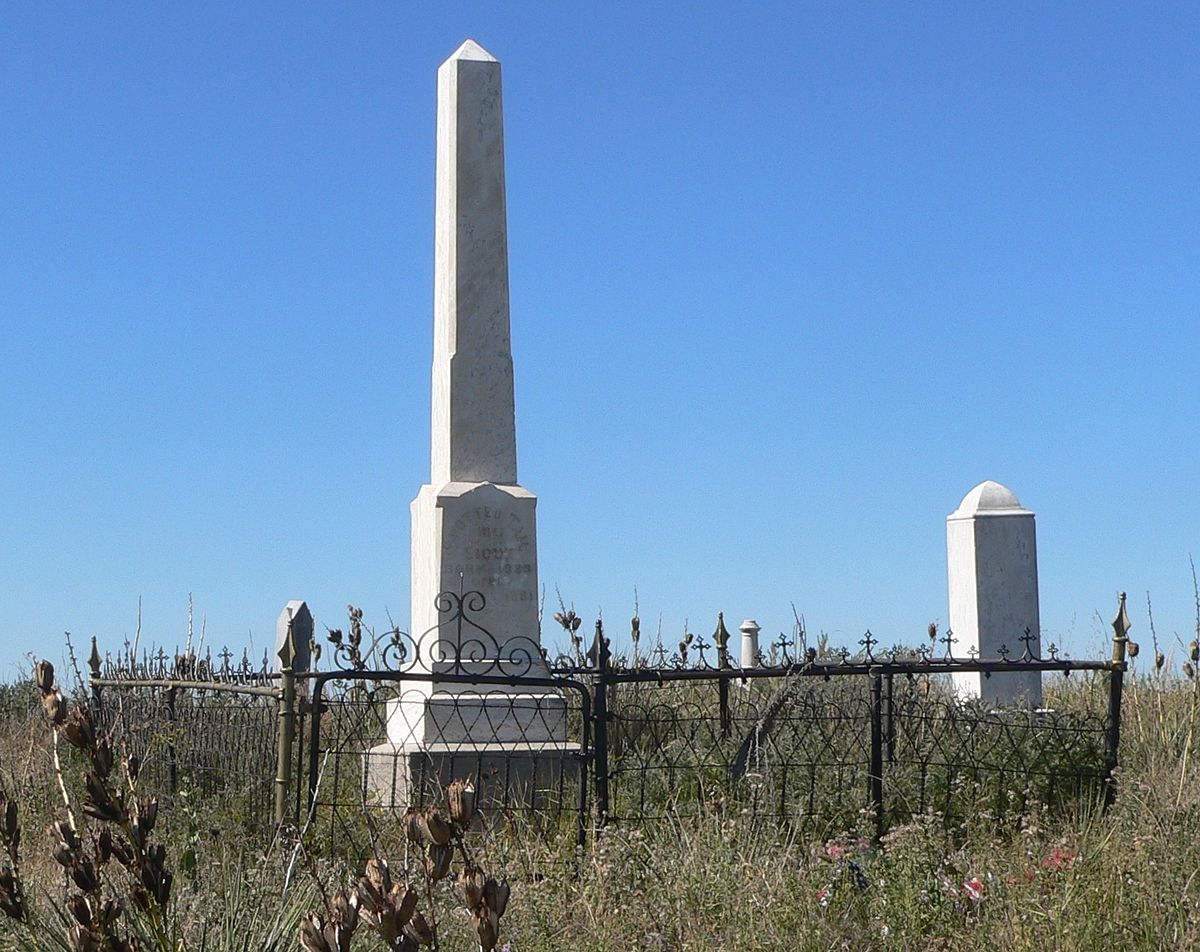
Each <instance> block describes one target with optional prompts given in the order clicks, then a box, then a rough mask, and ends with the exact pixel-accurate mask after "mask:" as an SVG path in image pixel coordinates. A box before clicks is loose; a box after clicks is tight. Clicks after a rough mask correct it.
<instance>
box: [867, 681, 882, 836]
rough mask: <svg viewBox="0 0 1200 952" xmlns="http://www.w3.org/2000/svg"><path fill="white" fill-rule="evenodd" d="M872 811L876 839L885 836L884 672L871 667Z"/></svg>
mask: <svg viewBox="0 0 1200 952" xmlns="http://www.w3.org/2000/svg"><path fill="white" fill-rule="evenodd" d="M868 676H869V677H870V679H871V768H870V784H871V811H872V813H874V815H875V839H876V840H880V839H882V838H883V674H882V673H881V671H880V669H879V668H878V667H873V668H871V670H870V672H869V675H868Z"/></svg>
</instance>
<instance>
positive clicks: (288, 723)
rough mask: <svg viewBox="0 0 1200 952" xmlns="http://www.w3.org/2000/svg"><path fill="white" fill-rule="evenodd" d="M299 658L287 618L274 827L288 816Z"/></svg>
mask: <svg viewBox="0 0 1200 952" xmlns="http://www.w3.org/2000/svg"><path fill="white" fill-rule="evenodd" d="M295 659H296V645H295V643H294V639H293V630H292V621H291V619H290V618H289V619H288V629H287V638H286V639H284V642H283V646H282V647H281V648H280V649H279V661H280V664H281V665H282V667H281V669H280V672H279V674H280V678H279V681H280V687H279V731H278V738H277V739H278V748H277V751H276V754H277V756H276V761H275V765H276V770H275V825H276V826H279V825H280V824H282V823H283V820H284V817H285V816H286V815H287V801H288V791H289V789H290V788H291V786H292V747H293V745H294V744H295V742H296V672H295V670H294V669H293V667H292V665H293V662H294V661H295Z"/></svg>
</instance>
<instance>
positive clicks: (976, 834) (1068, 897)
mask: <svg viewBox="0 0 1200 952" xmlns="http://www.w3.org/2000/svg"><path fill="white" fill-rule="evenodd" d="M1100 690H1102V685H1100V684H1099V683H1095V682H1092V681H1090V680H1089V679H1087V678H1080V677H1077V676H1073V677H1072V678H1071V679H1070V680H1068V681H1056V682H1055V683H1054V684H1053V687H1052V690H1051V691H1050V692H1049V695H1048V696H1049V698H1050V699H1052V703H1053V704H1054V705H1055V706H1056V707H1059V708H1061V709H1063V710H1088V709H1091V710H1094V709H1095V699H1096V692H1098V691H1100ZM0 701H2V702H3V711H2V714H0V717H2V721H3V723H0V730H3V732H4V734H3V736H4V738H5V746H4V752H3V755H2V757H0V788H2V789H3V790H4V792H5V793H6V794H8V796H9V797H10V798H12V799H13V800H14V801H15V802H17V804H18V806H19V811H20V820H21V831H22V836H21V845H20V853H21V867H22V872H23V874H24V881H25V886H26V893H27V897H28V900H29V902H30V905H31V906H32V907H34V909H35V912H36V915H35V917H34V919H33V921H32V922H31V924H30V925H28V926H23V925H18V924H16V923H14V922H13V921H12V920H10V919H6V918H5V919H0V950H38V952H41V950H50V949H53V950H64V949H72V948H74V946H72V945H71V942H70V939H69V931H68V930H69V927H70V924H71V921H72V920H71V918H70V912H69V911H68V906H67V900H68V899H69V896H70V894H71V893H72V892H73V890H74V887H72V886H70V885H68V882H67V880H66V878H65V876H64V870H63V867H62V866H61V864H60V863H58V862H56V861H55V860H54V859H53V858H52V856H51V851H52V849H53V839H52V837H51V836H49V835H48V834H47V833H46V830H47V828H48V827H49V825H50V824H51V822H53V821H55V820H59V819H61V818H62V811H63V807H62V801H61V797H60V796H59V794H58V791H57V787H58V779H57V773H56V770H55V767H54V759H53V749H52V744H51V734H50V730H49V726H48V724H47V722H46V717H45V715H44V714H43V713H42V711H41V710H40V708H35V707H34V705H35V704H36V703H37V701H36V696H35V695H33V694H31V693H30V692H29V691H28V690H26V689H24V688H22V687H20V686H11V687H9V688H5V689H4V690H0ZM1122 726H1123V731H1122V745H1121V761H1122V765H1121V767H1120V768H1119V770H1118V773H1117V778H1116V779H1117V783H1118V796H1117V800H1116V802H1115V804H1114V805H1113V807H1112V808H1111V809H1110V810H1109V811H1108V812H1107V813H1101V812H1100V810H1099V807H1098V803H1097V798H1094V797H1083V798H1080V799H1078V800H1076V801H1074V802H1073V804H1071V805H1069V806H1066V807H1063V806H1059V807H1058V808H1057V809H1054V810H1051V809H1049V808H1048V807H1047V806H1046V805H1045V804H1044V803H1042V802H1038V801H1036V800H1034V801H1030V802H1026V803H1024V804H1022V805H1021V809H1020V810H1017V811H1015V812H1013V813H1010V814H1008V815H1007V816H1003V815H1001V811H999V810H998V809H997V804H996V803H995V801H994V800H992V799H989V801H988V802H986V803H982V802H981V803H979V804H978V805H977V808H976V809H974V810H968V811H959V812H956V813H955V815H953V816H951V817H946V816H944V815H942V814H939V813H937V812H928V811H926V812H921V813H918V814H916V815H914V816H912V817H911V818H909V819H908V820H907V822H905V823H903V825H901V826H897V827H895V828H893V829H892V830H891V832H890V833H889V834H888V835H887V836H886V837H885V839H884V840H883V842H882V843H880V844H872V843H871V842H870V841H869V839H868V837H869V830H868V826H869V817H867V816H866V815H865V814H859V815H858V816H857V817H856V816H855V815H854V814H853V812H851V813H849V814H848V815H847V816H846V818H845V822H844V823H843V824H841V826H839V827H826V828H824V829H821V830H819V831H817V830H812V829H808V828H797V827H796V826H794V825H785V824H781V823H779V822H777V821H776V819H775V818H773V817H763V816H753V815H750V814H749V813H743V812H741V811H739V810H731V809H729V808H728V805H723V804H722V803H720V802H719V801H717V802H713V803H712V804H710V805H709V806H708V807H707V808H705V809H695V810H691V811H690V812H689V814H688V815H687V816H674V817H672V816H671V815H670V813H669V811H667V816H666V818H665V819H664V820H662V821H661V822H657V823H653V824H647V825H644V826H636V825H623V824H620V823H618V824H616V825H614V826H610V827H608V828H607V829H606V830H605V831H604V832H603V833H602V834H601V835H600V836H598V837H597V838H595V839H594V840H593V841H592V842H591V843H590V844H589V846H588V848H587V849H585V850H583V851H579V850H577V849H576V848H575V846H574V836H573V834H574V830H573V828H572V826H571V824H570V822H569V819H568V818H564V820H563V821H562V822H561V823H559V824H554V823H543V824H538V825H533V824H529V823H527V822H525V821H524V820H523V819H522V818H521V817H513V818H512V819H511V820H510V821H508V822H496V823H493V824H489V825H487V826H486V827H485V828H483V829H480V830H476V831H475V832H472V833H470V834H467V836H468V838H469V840H470V844H471V845H470V848H471V850H472V853H473V854H477V855H479V856H481V857H485V862H486V865H487V868H488V870H489V872H491V873H492V874H493V875H494V876H495V877H497V878H501V879H505V880H507V881H508V883H509V884H510V885H511V899H510V900H509V902H508V907H507V911H506V912H505V914H504V919H503V922H502V925H501V934H500V947H501V948H503V947H504V944H505V943H508V944H509V945H510V948H511V949H512V950H513V952H518V950H519V952H526V950H528V952H541V950H546V952H549V950H561V949H578V950H593V949H594V950H601V949H605V950H607V949H659V950H681V952H682V950H701V949H703V950H713V949H738V950H748V952H765V950H776V949H780V950H782V949H842V948H844V949H863V948H866V949H870V948H876V947H878V948H888V949H914V950H916V949H922V950H924V949H942V948H944V949H951V948H953V949H956V950H976V949H978V950H983V949H1016V950H1045V949H1093V948H1095V949H1109V948H1120V949H1154V950H1161V949H1166V948H1193V947H1195V948H1200V889H1198V887H1197V881H1196V879H1197V876H1196V874H1197V871H1198V870H1200V693H1198V692H1197V685H1196V684H1195V683H1194V682H1193V681H1191V680H1189V679H1186V678H1183V677H1177V676H1172V675H1170V674H1168V673H1167V672H1166V671H1158V670H1155V671H1152V672H1151V673H1149V674H1136V675H1130V676H1129V677H1127V680H1126V691H1125V703H1124V716H1123V725H1122ZM60 753H61V754H62V756H61V758H60V762H61V767H62V770H61V772H62V776H63V783H64V785H65V786H66V788H67V790H68V794H69V795H70V796H71V797H73V798H75V799H74V800H73V802H74V803H76V804H78V803H79V802H81V800H80V798H81V797H82V784H83V772H84V770H85V768H86V763H81V762H80V757H79V756H78V753H79V752H78V751H74V750H67V749H65V748H64V749H63V750H61V751H60ZM227 806H228V805H227V804H226V803H225V802H224V800H223V799H222V798H221V797H207V798H206V797H201V796H195V797H193V798H192V799H190V800H189V799H188V798H187V797H183V798H182V799H181V798H179V797H177V798H176V799H175V801H174V802H173V803H172V806H171V809H170V810H167V811H164V815H163V816H162V818H161V819H160V821H159V826H158V828H157V830H156V835H157V836H158V838H159V840H160V841H161V842H162V844H163V845H164V847H165V850H166V855H167V862H168V864H170V866H171V868H172V869H173V870H174V873H175V883H174V887H173V889H172V891H171V897H170V900H169V903H168V904H167V905H166V907H165V916H164V922H165V924H166V928H165V935H166V940H167V944H168V945H169V947H171V948H172V949H177V950H205V952H225V950H231V952H232V950H238V952H249V950H259V949H264V950H283V949H295V948H297V947H298V938H297V937H298V929H299V924H300V922H301V918H302V916H303V915H304V914H306V913H308V912H311V911H312V910H314V909H319V908H320V907H321V905H322V900H321V898H320V895H321V891H322V890H325V891H326V892H327V893H332V892H334V891H336V890H337V889H340V888H343V887H345V886H347V885H348V884H350V883H352V882H354V880H355V877H357V876H358V875H359V874H360V873H361V872H362V868H361V866H358V865H357V861H354V860H347V861H344V862H333V861H328V860H319V859H317V858H316V857H308V858H306V856H305V853H304V850H303V846H302V843H297V841H295V840H294V839H281V838H271V837H264V838H263V839H262V840H261V841H256V840H254V839H252V838H247V837H245V836H244V835H241V834H238V835H237V836H231V835H230V827H229V823H228V821H227V814H226V809H227ZM402 820H403V818H402V817H395V816H386V815H384V816H377V817H375V818H374V819H372V820H371V821H370V822H371V823H372V824H373V826H372V829H373V837H374V840H375V847H376V849H377V852H378V853H379V854H380V855H381V856H383V857H385V858H387V859H388V860H389V861H390V863H391V868H392V870H393V873H394V875H396V876H400V875H412V876H413V877H414V878H417V879H419V877H420V876H421V863H422V862H423V859H422V856H421V855H420V851H419V850H417V849H415V848H414V847H413V845H412V844H411V842H410V841H409V840H408V839H407V838H406V836H405V832H404V828H403V822H402ZM188 857H190V859H189V858H188ZM0 865H4V863H3V862H0ZM422 903H423V905H422V908H423V910H426V915H427V917H428V918H430V919H433V920H435V921H436V922H437V923H438V924H439V935H440V947H441V948H444V949H460V948H461V949H466V948H471V947H473V939H472V936H473V934H474V933H473V930H472V925H471V921H470V919H469V915H470V914H469V912H468V911H467V910H466V909H465V908H464V907H463V903H462V901H461V899H459V898H458V896H456V894H455V891H454V889H453V887H452V886H451V885H450V883H449V880H447V881H444V882H438V883H436V884H434V885H433V887H432V888H431V889H430V890H429V895H428V897H425V898H423V899H422ZM379 947H382V946H381V945H380V944H379V943H378V938H377V936H375V935H372V934H367V933H361V934H360V935H359V936H356V937H355V944H354V948H356V949H370V948H379Z"/></svg>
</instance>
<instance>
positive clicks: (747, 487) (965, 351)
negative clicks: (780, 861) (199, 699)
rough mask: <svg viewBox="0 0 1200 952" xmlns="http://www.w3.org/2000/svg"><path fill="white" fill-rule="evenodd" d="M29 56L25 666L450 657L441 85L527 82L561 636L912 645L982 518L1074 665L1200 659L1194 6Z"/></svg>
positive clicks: (647, 7)
mask: <svg viewBox="0 0 1200 952" xmlns="http://www.w3.org/2000/svg"><path fill="white" fill-rule="evenodd" d="M444 6H448V5H442V4H421V5H418V4H401V3H374V4H284V3H280V4H262V3H256V2H248V0H239V2H237V3H228V4H225V3H203V4H176V3H172V4H161V3H146V4H141V5H132V4H126V3H115V4H63V5H51V4H33V3H26V4H18V3H10V4H7V5H5V6H4V8H3V11H2V12H0V27H2V29H0V37H2V39H0V128H2V129H3V134H2V138H0V227H2V229H3V252H2V253H0V407H2V408H3V412H2V414H0V500H3V519H2V521H0V552H2V553H3V556H2V558H3V562H2V563H0V664H2V665H3V671H4V672H5V673H8V672H11V671H12V670H13V668H12V665H13V664H14V663H16V662H19V661H20V660H21V658H22V656H23V654H24V653H25V652H27V651H33V652H36V653H39V654H49V655H50V656H51V657H59V656H60V654H61V644H62V638H61V633H62V632H63V631H64V630H70V631H71V632H72V633H73V634H74V635H75V636H76V637H77V639H78V641H79V642H81V643H82V642H83V641H85V639H86V638H87V637H88V636H90V635H92V634H96V635H99V636H100V638H101V641H102V643H103V644H104V645H106V646H112V647H115V646H116V645H118V644H119V643H120V641H121V640H122V639H123V638H124V637H125V636H126V635H132V633H133V630H134V627H135V624H136V617H137V607H138V599H139V598H141V599H142V602H143V609H142V614H143V639H144V640H154V641H158V642H161V643H165V644H167V645H174V644H176V643H178V642H180V641H181V640H182V638H183V637H184V633H185V628H186V611H187V598H188V593H192V594H193V596H194V599H195V605H196V613H197V624H199V620H200V619H201V617H203V618H205V619H206V620H207V628H208V637H209V640H210V641H214V642H215V641H225V642H228V643H231V644H232V645H235V646H239V647H240V646H241V645H244V644H246V643H248V642H252V643H253V645H254V646H255V647H256V649H257V650H258V652H260V653H261V650H262V647H263V646H264V645H265V644H266V643H268V642H269V641H270V639H271V638H272V635H273V627H274V619H275V617H276V615H277V614H278V612H279V610H280V608H281V607H282V605H283V603H284V602H285V601H286V600H287V599H289V598H297V597H299V598H305V599H307V600H308V601H309V604H310V605H311V607H312V609H313V611H314V614H315V615H316V618H317V623H318V625H319V626H320V625H329V626H338V625H341V624H342V623H343V618H344V606H345V604H346V603H347V602H354V603H355V604H357V605H361V606H362V607H363V608H364V609H365V611H366V617H367V621H368V622H374V623H375V624H377V625H379V626H380V627H386V625H387V614H386V613H387V612H389V611H390V613H391V615H392V617H393V618H394V619H395V620H396V621H397V622H399V623H401V624H406V623H407V615H408V538H409V516H408V504H409V501H410V500H411V499H412V497H413V496H414V495H415V494H416V492H417V489H418V487H419V486H420V484H421V483H422V482H424V481H425V480H426V479H427V478H428V474H429V448H428V440H429V432H428V430H429V370H430V357H431V332H432V270H433V261H432V258H433V255H432V249H433V168H434V139H433V135H434V117H435V98H434V96H435V73H436V69H437V66H438V64H439V63H440V62H441V61H442V60H443V59H444V58H445V57H446V56H448V55H449V54H450V53H451V52H452V51H453V50H454V49H455V48H456V47H457V46H458V45H459V44H460V43H461V42H462V40H463V39H465V38H466V37H468V36H469V37H473V38H475V39H476V40H478V41H479V42H480V43H481V44H482V45H483V46H485V47H486V48H487V49H489V50H490V51H491V52H492V53H493V54H495V55H496V56H497V57H498V58H499V59H500V60H501V61H502V63H503V64H504V83H505V87H504V95H505V110H506V146H507V167H508V211H509V242H510V258H511V285H512V327H513V346H514V357H515V362H516V373H517V410H518V452H519V465H520V477H521V481H522V483H523V484H524V485H526V486H527V487H528V488H529V489H531V490H532V491H534V492H535V493H537V494H538V497H539V509H538V519H539V549H540V562H541V577H542V581H543V582H544V583H545V584H546V586H547V587H548V593H549V594H548V604H547V613H548V614H549V613H552V612H553V611H554V610H555V607H556V605H555V596H554V588H555V586H556V585H557V586H558V587H559V588H560V589H561V591H562V594H563V597H564V599H565V600H566V601H567V602H568V603H571V604H574V606H575V608H576V609H577V610H579V611H580V612H581V613H582V614H583V615H584V616H585V617H587V618H588V619H589V621H590V619H592V618H593V617H594V616H595V613H596V611H597V610H598V609H603V612H604V615H605V617H606V619H607V620H608V621H609V622H610V625H611V627H612V628H614V629H618V628H623V627H624V626H625V624H626V620H627V618H628V616H629V615H630V613H631V611H632V608H633V601H634V597H633V596H634V589H635V586H636V588H637V591H638V593H639V596H640V606H641V613H642V617H643V619H644V621H643V630H644V631H647V632H650V633H653V632H654V630H655V628H656V627H657V625H658V619H659V617H660V616H661V619H662V627H663V630H664V633H665V635H666V637H668V638H670V639H672V640H675V639H676V638H677V637H678V634H679V632H680V631H681V630H682V629H683V626H684V624H685V620H686V621H687V622H688V623H689V624H690V626H691V627H692V628H693V629H694V630H696V631H697V632H699V633H702V634H707V633H708V632H710V631H711V630H712V627H713V623H714V620H715V616H716V612H717V611H718V610H722V609H723V610H724V611H725V613H726V615H727V617H728V618H729V619H730V620H731V621H732V622H734V623H736V622H738V621H740V620H741V619H742V618H743V617H746V616H754V617H757V619H758V620H759V622H760V623H761V624H763V626H764V627H765V628H766V629H768V631H770V632H777V631H779V630H780V629H784V628H787V627H789V626H790V623H791V607H790V606H791V603H792V602H795V605H796V607H797V609H798V610H799V611H800V612H802V613H803V614H804V616H805V618H806V620H807V623H808V627H809V629H810V631H812V632H816V631H818V630H820V629H824V630H826V631H829V632H831V633H832V634H833V636H834V638H835V640H844V641H846V642H847V643H850V642H853V641H854V640H856V639H857V638H858V637H859V636H860V635H861V633H862V631H863V630H864V629H866V628H868V627H869V628H871V629H872V630H873V631H874V632H875V633H876V634H877V635H878V636H879V637H880V638H881V639H883V640H884V641H885V642H887V643H891V642H896V641H903V642H909V643H913V642H917V641H919V640H920V639H921V638H922V637H923V632H924V629H925V626H926V624H927V623H928V622H929V621H931V620H935V619H936V620H939V621H941V622H942V623H943V624H944V623H945V619H946V615H947V607H946V582H945V571H946V569H945V516H946V514H947V513H948V512H950V511H951V510H952V509H954V508H955V506H956V505H957V504H958V502H959V500H960V498H961V497H962V496H963V495H964V494H965V493H966V492H967V491H968V490H969V489H970V488H971V487H972V486H973V485H974V484H975V483H977V482H978V481H980V480H982V479H988V478H990V479H996V480H999V481H1000V482H1003V483H1005V484H1006V485H1008V486H1009V487H1010V488H1011V489H1012V490H1013V491H1014V492H1016V494H1017V495H1018V496H1019V497H1020V499H1021V501H1022V502H1023V503H1024V504H1025V505H1026V506H1028V507H1029V508H1031V509H1033V510H1034V511H1035V512H1036V513H1037V519H1038V534H1039V560H1040V568H1041V600H1042V625H1043V632H1044V637H1045V638H1046V639H1047V640H1056V641H1058V642H1059V643H1060V644H1065V645H1066V646H1067V647H1068V648H1070V649H1071V650H1073V651H1075V652H1077V653H1078V652H1082V651H1084V650H1087V649H1089V648H1095V647H1096V646H1098V645H1099V644H1100V638H1101V636H1102V634H1103V633H1104V628H1105V626H1106V625H1107V622H1108V620H1109V619H1110V618H1111V617H1112V614H1113V609H1114V607H1115V594H1116V593H1117V592H1118V591H1119V590H1121V589H1125V590H1128V591H1129V592H1130V594H1131V609H1132V614H1133V618H1134V623H1135V626H1136V627H1135V629H1134V632H1133V634H1134V636H1135V637H1137V636H1139V635H1140V636H1142V637H1143V638H1144V637H1145V635H1146V633H1147V632H1146V617H1145V593H1146V592H1147V591H1150V593H1151V594H1152V596H1153V598H1154V606H1155V616H1156V621H1157V623H1158V627H1159V633H1160V636H1164V637H1166V638H1169V637H1170V634H1171V632H1172V631H1178V632H1180V633H1181V635H1182V636H1183V637H1184V640H1185V641H1186V640H1187V639H1188V638H1190V637H1191V629H1192V626H1193V624H1194V618H1193V605H1192V587H1191V576H1190V570H1189V567H1188V555H1189V553H1193V552H1195V553H1197V554H1198V555H1200V531H1198V530H1200V513H1198V509H1197V503H1196V493H1197V487H1198V485H1200V478H1198V477H1200V465H1198V463H1200V447H1198V445H1197V435H1198V430H1200V427H1198V424H1197V420H1198V419H1200V329H1198V323H1197V318H1198V316H1200V267H1198V265H1200V55H1198V54H1197V46H1196V38H1197V36H1198V35H1200V7H1198V6H1197V5H1196V4H1194V3H1181V4H1154V5H1144V4H1127V3H1079V4H1045V3H1003V4H979V3H955V4H850V5H847V4H831V3H804V4H793V3H779V4H737V5H733V4H730V5H728V6H718V5H707V6H706V5H695V4H689V5H687V6H686V7H684V6H683V5H672V6H668V5H651V4H645V3H640V2H639V3H613V2H609V3H604V4H588V5H583V4H566V3H563V4H558V3H553V4H551V3H547V4H544V5H533V4H494V3H488V4H478V5H466V4H462V5H455V8H454V9H453V10H443V9H441V8H442V7H444Z"/></svg>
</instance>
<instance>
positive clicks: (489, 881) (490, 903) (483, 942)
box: [458, 866, 509, 952]
mask: <svg viewBox="0 0 1200 952" xmlns="http://www.w3.org/2000/svg"><path fill="white" fill-rule="evenodd" d="M458 888H459V891H460V892H461V894H462V898H463V903H464V905H466V907H467V911H468V912H469V913H470V914H471V924H472V925H473V926H474V927H475V934H476V936H477V937H478V939H479V947H480V948H481V949H483V950H484V952H492V950H493V949H495V948H496V943H497V942H499V941H500V917H501V916H502V915H504V910H505V909H506V908H508V895H509V888H508V883H507V882H505V881H503V880H499V881H497V880H496V879H493V878H492V877H490V876H488V875H487V874H486V873H484V871H483V870H482V869H480V868H479V867H478V866H467V867H464V868H463V870H462V872H460V873H459V874H458Z"/></svg>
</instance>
